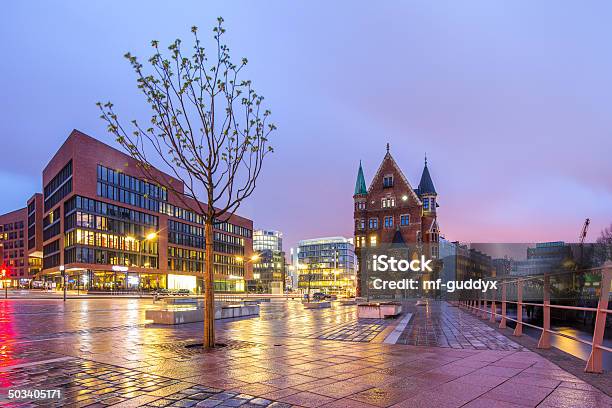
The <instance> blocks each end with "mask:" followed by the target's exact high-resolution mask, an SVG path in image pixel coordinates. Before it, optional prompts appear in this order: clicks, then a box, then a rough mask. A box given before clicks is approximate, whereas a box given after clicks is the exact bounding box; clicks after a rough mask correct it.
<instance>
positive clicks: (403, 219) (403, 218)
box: [400, 214, 410, 225]
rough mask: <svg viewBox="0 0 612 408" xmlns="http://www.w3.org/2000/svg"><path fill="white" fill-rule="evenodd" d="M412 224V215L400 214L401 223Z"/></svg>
mask: <svg viewBox="0 0 612 408" xmlns="http://www.w3.org/2000/svg"><path fill="white" fill-rule="evenodd" d="M409 224H410V215H409V214H403V215H400V225H409Z"/></svg>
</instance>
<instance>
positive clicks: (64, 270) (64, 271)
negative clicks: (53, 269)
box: [59, 265, 66, 302]
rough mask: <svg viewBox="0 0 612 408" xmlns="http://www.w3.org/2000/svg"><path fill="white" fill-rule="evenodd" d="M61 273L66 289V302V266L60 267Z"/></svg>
mask: <svg viewBox="0 0 612 408" xmlns="http://www.w3.org/2000/svg"><path fill="white" fill-rule="evenodd" d="M59 270H60V272H61V273H62V280H63V284H62V286H63V289H64V302H65V301H66V268H65V267H64V265H60V267H59Z"/></svg>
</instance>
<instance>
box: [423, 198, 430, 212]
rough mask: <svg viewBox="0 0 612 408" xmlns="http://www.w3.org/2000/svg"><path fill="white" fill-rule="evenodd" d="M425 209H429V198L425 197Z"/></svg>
mask: <svg viewBox="0 0 612 408" xmlns="http://www.w3.org/2000/svg"><path fill="white" fill-rule="evenodd" d="M423 210H425V211H429V198H424V199H423Z"/></svg>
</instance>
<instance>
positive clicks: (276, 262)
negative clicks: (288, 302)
mask: <svg viewBox="0 0 612 408" xmlns="http://www.w3.org/2000/svg"><path fill="white" fill-rule="evenodd" d="M253 251H254V252H255V253H256V255H257V256H258V258H257V260H256V261H255V262H254V263H253V279H251V280H249V281H248V282H247V287H248V290H249V291H250V292H258V293H275V294H279V293H283V292H284V286H285V268H286V266H285V252H283V234H282V233H281V232H279V231H268V230H256V231H254V232H253Z"/></svg>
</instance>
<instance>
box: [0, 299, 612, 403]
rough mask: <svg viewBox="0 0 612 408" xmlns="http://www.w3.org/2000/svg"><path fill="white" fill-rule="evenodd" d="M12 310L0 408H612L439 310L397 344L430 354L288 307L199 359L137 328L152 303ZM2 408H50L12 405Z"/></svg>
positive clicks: (372, 325)
mask: <svg viewBox="0 0 612 408" xmlns="http://www.w3.org/2000/svg"><path fill="white" fill-rule="evenodd" d="M9 302H12V303H13V304H12V305H10V306H9V305H7V304H3V305H0V336H1V337H2V345H1V346H0V347H1V350H0V388H1V389H2V390H0V395H1V396H2V397H5V396H6V390H8V389H28V388H39V389H53V388H60V389H62V390H63V397H62V399H61V400H58V401H56V402H55V405H56V406H69V407H82V406H88V407H97V406H100V407H101V406H117V407H133V406H147V407H163V406H174V407H190V406H198V407H213V406H218V407H231V406H241V407H265V406H272V407H288V406H304V407H357V408H368V407H388V406H395V407H462V406H464V407H535V406H540V407H609V406H611V404H612V400H611V399H610V398H609V397H608V396H607V395H605V394H604V393H602V392H601V391H599V390H598V389H595V388H593V387H591V386H590V385H589V384H587V383H585V382H584V381H582V380H580V379H579V378H577V377H575V376H574V375H572V374H569V373H568V372H566V371H564V370H562V369H560V368H559V367H558V366H556V365H555V364H553V363H551V362H549V361H548V360H546V359H544V358H543V357H541V356H539V355H537V354H535V353H533V352H530V351H527V350H525V349H524V348H522V347H520V346H518V345H517V344H516V343H514V342H512V341H511V340H509V339H507V338H505V337H504V338H503V339H500V338H497V337H496V334H495V333H491V332H489V331H488V330H487V329H488V326H487V325H486V324H484V323H482V321H480V320H478V319H477V318H474V317H473V316H472V315H470V314H468V313H465V312H463V311H460V310H458V309H456V308H451V307H449V306H447V305H446V304H438V303H434V304H433V305H431V306H430V307H429V311H428V310H424V309H418V310H414V312H415V316H414V317H413V321H412V322H411V323H410V324H409V325H408V327H407V328H406V330H405V331H404V333H403V334H402V336H400V340H402V339H407V340H405V342H407V343H410V342H411V341H412V340H409V339H412V338H413V339H415V340H414V341H415V343H416V344H423V343H422V341H425V340H421V338H423V339H427V341H428V342H430V343H428V344H427V345H412V344H385V343H382V342H380V341H376V340H375V339H379V338H380V336H383V335H384V333H385V330H386V329H387V328H389V327H390V326H392V325H394V324H395V323H397V321H372V322H369V323H364V322H357V320H356V314H355V307H354V306H336V305H334V307H332V308H331V309H325V310H304V309H303V307H302V306H301V304H300V303H299V302H284V301H283V302H280V303H272V304H270V305H262V314H261V317H260V318H258V319H247V320H235V321H224V322H219V324H218V337H219V339H220V340H221V341H223V342H225V343H227V347H223V348H219V349H215V350H213V351H207V352H204V351H202V350H201V349H198V348H186V347H185V346H186V345H188V344H193V343H195V342H197V341H198V338H199V336H200V333H201V331H202V325H201V324H188V325H181V326H176V327H172V328H169V327H160V326H144V325H143V323H144V310H145V309H146V308H149V307H150V303H151V301H150V300H148V301H147V300H96V301H93V300H77V301H74V302H72V303H70V302H69V303H70V304H67V305H66V306H64V305H61V304H59V305H58V304H57V303H53V302H56V301H50V300H45V301H40V302H39V303H36V302H34V301H9ZM17 302H24V303H23V304H22V305H19V304H18V303H17ZM49 302H51V303H53V304H50V303H49ZM111 302H112V303H111ZM37 308H40V309H41V310H43V312H42V313H40V314H38V313H36V310H37ZM64 308H65V309H64ZM427 313H429V314H427ZM457 322H459V323H457ZM415 333H416V334H415ZM334 336H336V339H335V340H332V339H330V338H331V337H334ZM478 336H481V338H479V337H478ZM502 337H503V336H502ZM338 339H342V340H338ZM454 342H456V343H458V344H459V346H460V347H455V346H453V344H455V343H454ZM504 347H505V348H504ZM0 405H2V406H45V407H46V406H53V404H51V403H50V402H49V401H38V402H16V401H8V400H7V399H4V400H0Z"/></svg>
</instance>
